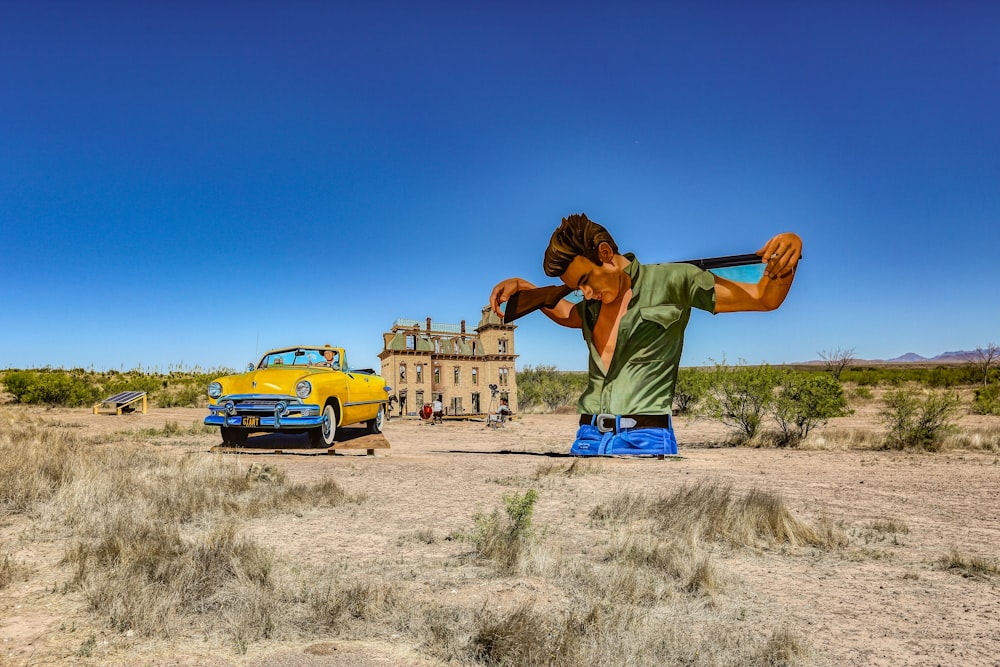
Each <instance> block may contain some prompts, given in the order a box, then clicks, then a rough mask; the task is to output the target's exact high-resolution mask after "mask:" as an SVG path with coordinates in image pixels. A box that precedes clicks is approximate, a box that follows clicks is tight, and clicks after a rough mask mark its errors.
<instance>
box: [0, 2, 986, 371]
mask: <svg viewBox="0 0 1000 667" xmlns="http://www.w3.org/2000/svg"><path fill="white" fill-rule="evenodd" d="M998 25H1000V4H998V3H994V2H982V3H973V2H961V1H958V2H951V3H936V2H934V3H932V2H905V3H904V2H878V1H875V2H830V3H796V2H752V3H744V2H676V3H674V2H627V1H626V2H536V3H511V2H459V1H453V2H379V1H377V0H376V1H373V2H365V3H361V2H351V3H348V2H302V1H295V0H291V1H287V2H282V3H277V2H252V1H251V2H240V3H236V2H213V1H211V0H207V1H202V2H170V3H166V2H161V3H136V2H101V1H99V0H97V1H94V2H49V1H46V0H39V1H36V2H30V3H29V2H13V1H10V0H5V1H3V2H0V63H2V66H0V232H2V242H0V277H2V284H0V318H2V320H0V368H6V367H20V368H24V367H41V366H46V365H51V366H54V367H75V366H82V367H91V366H93V367H95V368H98V369H105V368H125V369H127V368H133V367H136V366H142V367H144V368H159V369H166V368H168V367H170V366H177V365H184V366H189V367H190V366H194V365H200V366H202V367H218V366H229V367H238V366H241V365H242V364H244V363H246V362H247V361H249V360H250V359H251V358H253V357H254V356H255V354H256V353H257V351H261V352H262V351H263V350H264V349H266V348H269V347H276V346H281V345H286V344H295V343H331V344H335V345H343V346H344V347H346V348H348V354H349V356H350V358H351V361H352V363H353V364H354V365H372V364H376V363H377V359H376V355H377V354H378V352H379V351H380V350H381V333H382V332H383V331H385V330H388V328H389V327H390V326H391V325H392V322H393V321H394V320H395V319H396V318H398V317H405V318H412V319H418V320H423V319H424V318H425V317H428V316H429V317H432V318H433V319H434V320H436V321H440V322H448V323H457V322H458V321H459V320H462V319H465V320H467V321H468V322H469V323H470V326H474V325H475V323H476V322H477V321H478V317H479V313H480V309H481V307H482V306H483V305H485V303H486V301H487V298H488V295H489V292H490V290H491V288H492V286H493V285H494V284H495V283H496V282H498V281H499V280H501V279H503V278H506V277H509V276H515V275H516V276H522V277H524V278H527V279H529V280H532V281H534V282H538V283H542V282H549V280H550V279H546V278H545V276H544V274H543V273H542V270H541V258H542V252H543V250H544V247H545V244H546V243H547V241H548V237H549V235H550V234H551V232H552V230H553V229H554V228H555V227H556V226H557V225H558V223H559V220H560V218H561V217H563V216H565V215H568V214H570V213H574V212H580V211H584V212H586V213H587V214H588V215H589V216H590V217H592V218H594V219H596V220H598V221H599V222H601V223H603V224H604V225H605V226H606V227H608V228H609V229H610V230H611V232H612V233H613V234H614V235H615V238H616V240H617V241H618V243H619V246H620V247H621V249H622V250H623V251H633V252H635V253H636V254H637V255H638V257H639V259H640V260H641V261H644V262H660V261H669V260H674V259H687V258H691V257H700V256H710V255H720V254H721V255H724V254H737V253H744V252H752V251H754V250H756V249H758V248H759V247H760V246H761V245H763V243H764V242H765V241H766V240H767V239H768V238H769V237H770V236H771V235H773V234H775V233H777V232H781V231H794V232H797V233H798V234H799V235H800V236H802V238H803V240H804V244H805V248H804V254H805V259H804V260H803V263H802V265H801V266H800V271H799V274H798V277H797V279H796V283H795V285H794V287H793V289H792V292H791V294H790V295H789V297H788V299H787V301H786V302H785V304H784V306H782V308H781V309H780V310H779V311H776V312H773V313H767V314H728V315H720V316H711V315H708V314H702V313H698V314H696V315H695V316H694V317H693V318H692V321H691V324H690V326H689V328H688V334H687V341H686V347H685V353H684V358H683V363H684V364H685V365H698V364H703V363H706V362H707V361H708V360H709V359H722V358H723V357H725V358H727V359H728V360H730V361H735V360H738V359H745V360H747V361H749V362H751V363H757V362H760V361H768V362H771V363H782V362H793V361H801V360H808V359H815V358H817V357H818V354H817V353H818V351H819V350H829V349H833V348H854V349H855V352H856V355H857V356H859V357H864V358H889V357H894V356H897V355H900V354H903V353H905V352H911V351H912V352H917V353H919V354H922V355H925V356H932V355H935V354H938V353H940V352H944V351H947V350H955V349H973V348H975V347H977V346H979V345H984V344H986V343H988V342H990V341H1000V289H997V283H996V275H997V271H996V267H997V260H996V257H997V256H998V254H1000V226H998V222H1000V122H998V120H997V119H998V118H1000V40H997V38H996V26H998ZM520 324H521V326H520V328H519V330H518V336H517V346H518V348H517V352H518V353H519V354H520V355H521V356H520V359H519V365H524V364H531V365H537V364H555V365H556V366H558V367H560V368H564V369H583V368H585V364H586V352H585V349H584V345H583V343H582V342H581V340H580V337H579V333H578V332H575V331H571V330H564V329H560V328H559V327H557V326H556V325H554V324H552V323H550V322H549V321H548V320H547V319H545V318H544V317H543V316H541V315H540V314H535V315H532V316H529V317H527V318H525V319H524V320H522V321H521V322H520Z"/></svg>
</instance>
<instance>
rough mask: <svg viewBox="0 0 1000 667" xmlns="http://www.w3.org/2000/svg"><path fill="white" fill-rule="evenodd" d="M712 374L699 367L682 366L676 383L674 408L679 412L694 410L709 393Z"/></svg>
mask: <svg viewBox="0 0 1000 667" xmlns="http://www.w3.org/2000/svg"><path fill="white" fill-rule="evenodd" d="M711 383H712V376H711V375H710V374H709V373H707V372H705V371H703V370H699V369H697V368H682V369H680V370H679V371H678V372H677V383H676V384H675V385H674V408H675V409H676V410H677V412H678V413H679V414H682V415H686V414H688V413H690V412H693V411H694V410H695V409H696V408H697V407H698V404H699V403H700V402H701V400H702V399H703V398H704V397H705V394H707V393H708V391H709V389H710V387H711Z"/></svg>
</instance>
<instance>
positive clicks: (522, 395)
mask: <svg viewBox="0 0 1000 667" xmlns="http://www.w3.org/2000/svg"><path fill="white" fill-rule="evenodd" d="M586 387H587V375H586V374H585V373H573V372H566V371H560V370H557V369H556V367H555V366H546V365H539V366H535V367H532V366H525V367H524V368H523V369H522V370H520V371H518V373H517V404H518V406H519V407H520V409H521V410H528V411H549V412H551V411H554V410H558V409H559V408H566V407H570V406H572V405H573V404H574V403H575V402H576V399H577V398H578V397H579V396H580V394H582V393H583V390H584V389H586Z"/></svg>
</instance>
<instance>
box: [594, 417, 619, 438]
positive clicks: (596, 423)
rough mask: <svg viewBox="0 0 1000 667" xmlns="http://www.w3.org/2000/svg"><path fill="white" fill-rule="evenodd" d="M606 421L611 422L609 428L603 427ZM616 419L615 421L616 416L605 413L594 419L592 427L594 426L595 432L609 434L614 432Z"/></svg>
mask: <svg viewBox="0 0 1000 667" xmlns="http://www.w3.org/2000/svg"><path fill="white" fill-rule="evenodd" d="M608 419H610V420H611V426H605V424H604V422H605V420H608ZM616 419H617V416H616V415H609V414H607V413H604V414H600V415H597V416H596V417H594V426H596V427H597V430H598V431H600V432H601V433H610V432H612V431H614V430H615V420H616Z"/></svg>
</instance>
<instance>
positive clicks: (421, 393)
mask: <svg viewBox="0 0 1000 667" xmlns="http://www.w3.org/2000/svg"><path fill="white" fill-rule="evenodd" d="M422 407H424V390H423V389H418V390H417V410H420V408H422Z"/></svg>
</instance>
